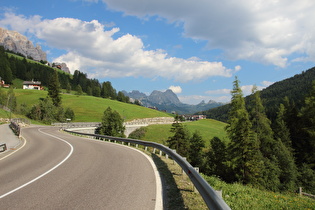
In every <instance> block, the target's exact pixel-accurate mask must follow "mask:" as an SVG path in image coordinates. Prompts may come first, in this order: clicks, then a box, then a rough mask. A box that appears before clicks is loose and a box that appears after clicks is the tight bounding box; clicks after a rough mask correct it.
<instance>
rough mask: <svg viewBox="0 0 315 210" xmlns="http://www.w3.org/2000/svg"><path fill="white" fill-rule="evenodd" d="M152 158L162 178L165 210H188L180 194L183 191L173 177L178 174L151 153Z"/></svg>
mask: <svg viewBox="0 0 315 210" xmlns="http://www.w3.org/2000/svg"><path fill="white" fill-rule="evenodd" d="M151 156H152V159H153V161H154V163H155V165H156V167H157V169H158V171H159V173H160V176H161V181H162V188H163V206H164V209H172V210H173V209H175V210H177V209H178V210H180V209H187V208H185V204H184V200H183V197H182V195H181V193H180V191H181V189H179V188H178V187H177V184H176V182H175V179H174V177H173V176H174V175H178V174H175V173H172V172H171V171H170V170H169V168H168V166H167V164H166V163H165V162H164V161H163V160H161V158H160V157H159V156H157V155H156V154H154V153H151Z"/></svg>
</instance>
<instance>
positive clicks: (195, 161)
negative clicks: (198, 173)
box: [188, 130, 205, 167]
mask: <svg viewBox="0 0 315 210" xmlns="http://www.w3.org/2000/svg"><path fill="white" fill-rule="evenodd" d="M204 147H205V142H204V140H203V139H202V136H201V135H200V133H199V132H198V131H197V130H196V131H195V132H194V133H193V135H192V137H191V138H190V141H189V155H188V157H189V162H190V164H191V165H193V166H196V167H201V165H202V158H203V157H202V149H203V148H204Z"/></svg>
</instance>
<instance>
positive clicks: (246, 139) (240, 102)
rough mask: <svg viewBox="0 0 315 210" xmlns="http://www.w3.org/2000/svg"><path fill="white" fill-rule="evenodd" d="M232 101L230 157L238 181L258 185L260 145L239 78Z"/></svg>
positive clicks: (260, 160) (229, 129)
mask: <svg viewBox="0 0 315 210" xmlns="http://www.w3.org/2000/svg"><path fill="white" fill-rule="evenodd" d="M231 94H232V101H231V109H230V112H229V119H228V126H227V127H226V131H227V134H228V136H229V138H230V144H229V146H228V147H229V157H230V161H231V163H232V167H233V169H234V172H235V175H236V177H237V179H238V181H240V182H242V183H244V184H253V185H257V184H258V183H259V182H260V181H259V179H260V177H261V175H260V172H261V171H262V167H263V165H262V159H261V153H260V150H259V144H258V143H257V141H256V138H255V135H254V133H253V132H252V130H251V128H252V124H251V122H250V120H249V116H248V112H247V110H246V108H245V101H244V98H243V93H242V90H241V88H240V86H239V80H238V79H237V77H236V78H235V81H234V87H233V90H232V91H231Z"/></svg>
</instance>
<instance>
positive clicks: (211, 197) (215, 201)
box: [65, 129, 231, 210]
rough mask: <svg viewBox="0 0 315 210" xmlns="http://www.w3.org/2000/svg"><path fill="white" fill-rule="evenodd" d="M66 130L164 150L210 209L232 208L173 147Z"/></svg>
mask: <svg viewBox="0 0 315 210" xmlns="http://www.w3.org/2000/svg"><path fill="white" fill-rule="evenodd" d="M65 131H66V132H68V133H72V134H77V135H82V136H91V137H93V138H97V139H100V140H102V139H103V140H114V141H120V142H124V143H130V144H136V145H138V144H139V145H143V146H146V147H153V148H155V149H158V150H160V151H162V152H164V153H165V154H166V155H168V156H169V157H171V158H172V159H173V160H175V161H176V162H177V164H178V165H180V167H181V168H182V169H183V170H184V171H185V173H186V174H187V175H188V177H189V178H190V180H191V181H192V183H193V184H194V186H195V188H196V189H197V190H198V191H199V193H200V195H201V196H202V198H203V200H204V201H205V203H206V205H207V206H208V208H209V209H224V210H226V209H231V208H230V207H229V206H228V205H227V204H226V203H225V202H224V200H223V199H222V198H221V197H220V196H219V195H218V194H217V193H216V191H215V190H214V189H213V188H212V187H211V186H210V185H209V183H208V182H207V181H206V180H204V179H203V178H202V176H201V175H200V174H199V173H198V172H197V171H196V170H195V169H194V168H193V166H192V165H191V164H190V163H188V162H187V161H186V159H185V158H183V157H182V156H180V155H179V154H177V153H176V152H175V151H173V150H172V149H170V148H168V147H166V146H164V145H162V144H158V143H155V142H148V141H142V140H136V139H126V138H119V137H113V136H105V135H98V134H88V133H81V132H77V131H71V130H67V129H65Z"/></svg>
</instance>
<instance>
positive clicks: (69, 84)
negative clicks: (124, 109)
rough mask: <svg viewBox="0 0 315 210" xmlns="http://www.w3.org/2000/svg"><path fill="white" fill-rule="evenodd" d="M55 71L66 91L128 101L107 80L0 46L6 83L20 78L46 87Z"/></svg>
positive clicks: (0, 73)
mask: <svg viewBox="0 0 315 210" xmlns="http://www.w3.org/2000/svg"><path fill="white" fill-rule="evenodd" d="M45 63H46V62H45ZM55 71H57V73H58V78H59V83H60V87H61V88H62V89H65V90H66V91H67V92H70V91H71V90H73V91H77V92H79V93H81V94H82V93H86V94H87V95H91V96H95V97H102V98H109V99H113V100H118V101H121V102H125V103H129V97H127V96H125V95H124V94H123V92H121V91H118V92H117V91H116V89H114V88H113V87H112V84H111V82H109V81H106V82H103V83H100V82H99V81H98V80H97V79H89V78H88V77H87V75H86V74H84V73H82V72H80V71H79V70H75V72H74V74H73V75H71V74H67V73H65V72H63V71H61V70H59V69H57V68H52V67H50V66H48V65H45V64H43V63H40V62H35V61H31V60H29V59H26V58H25V57H20V56H18V55H13V54H11V53H7V52H6V51H5V49H4V48H3V47H2V46H0V77H1V78H2V80H4V81H5V83H6V84H12V82H13V80H14V79H20V80H23V81H32V80H34V81H40V82H41V84H42V85H43V86H45V87H48V86H49V81H50V78H51V77H52V76H53V74H54V72H55Z"/></svg>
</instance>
